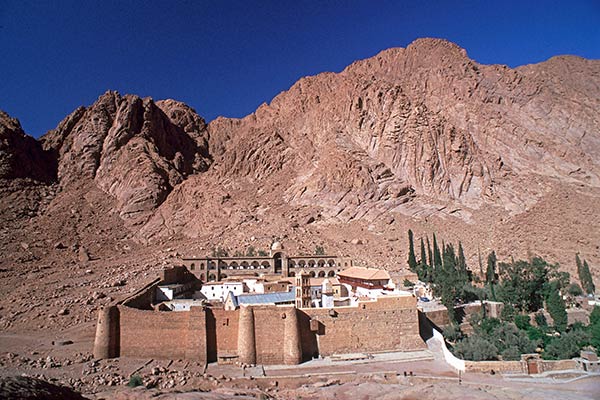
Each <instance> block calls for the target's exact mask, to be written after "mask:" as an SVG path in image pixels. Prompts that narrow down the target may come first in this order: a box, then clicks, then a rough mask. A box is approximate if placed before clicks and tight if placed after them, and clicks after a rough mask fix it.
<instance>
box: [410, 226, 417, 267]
mask: <svg viewBox="0 0 600 400" xmlns="http://www.w3.org/2000/svg"><path fill="white" fill-rule="evenodd" d="M408 269H410V270H411V271H412V272H417V257H416V256H415V244H414V239H413V231H412V230H410V229H409V230H408Z"/></svg>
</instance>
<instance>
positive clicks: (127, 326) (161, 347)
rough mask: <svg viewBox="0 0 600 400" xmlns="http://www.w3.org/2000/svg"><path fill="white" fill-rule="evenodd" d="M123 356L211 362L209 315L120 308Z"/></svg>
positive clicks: (194, 309) (193, 310) (201, 311)
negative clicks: (208, 332) (208, 353)
mask: <svg viewBox="0 0 600 400" xmlns="http://www.w3.org/2000/svg"><path fill="white" fill-rule="evenodd" d="M118 309H119V319H120V329H119V331H120V355H121V356H129V357H138V358H141V357H144V358H146V357H153V358H170V359H178V358H186V359H191V360H196V361H198V362H204V363H206V362H207V349H206V347H207V346H206V312H205V310H204V308H203V307H191V309H190V311H189V312H158V311H150V310H138V309H135V308H131V307H127V306H119V307H118Z"/></svg>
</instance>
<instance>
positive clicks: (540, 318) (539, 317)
mask: <svg viewBox="0 0 600 400" xmlns="http://www.w3.org/2000/svg"><path fill="white" fill-rule="evenodd" d="M535 323H536V324H537V326H539V327H544V326H548V321H546V317H545V316H544V313H542V312H541V311H540V312H539V313H537V314H535Z"/></svg>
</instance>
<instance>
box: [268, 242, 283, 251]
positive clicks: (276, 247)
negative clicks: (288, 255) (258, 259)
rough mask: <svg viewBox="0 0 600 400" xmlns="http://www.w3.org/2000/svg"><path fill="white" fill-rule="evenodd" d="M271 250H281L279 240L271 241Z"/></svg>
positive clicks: (281, 246)
mask: <svg viewBox="0 0 600 400" xmlns="http://www.w3.org/2000/svg"><path fill="white" fill-rule="evenodd" d="M271 250H272V251H279V250H283V245H282V244H281V242H273V244H272V245H271Z"/></svg>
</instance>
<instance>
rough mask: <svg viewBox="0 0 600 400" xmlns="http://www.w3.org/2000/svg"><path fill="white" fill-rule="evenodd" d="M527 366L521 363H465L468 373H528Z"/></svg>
mask: <svg viewBox="0 0 600 400" xmlns="http://www.w3.org/2000/svg"><path fill="white" fill-rule="evenodd" d="M524 366H525V368H526V365H525V364H524V363H522V362H521V361H465V369H466V370H467V372H483V373H491V372H492V371H494V372H516V373H527V370H526V369H523V368H524Z"/></svg>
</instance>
